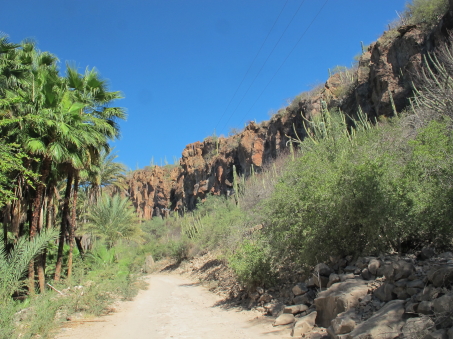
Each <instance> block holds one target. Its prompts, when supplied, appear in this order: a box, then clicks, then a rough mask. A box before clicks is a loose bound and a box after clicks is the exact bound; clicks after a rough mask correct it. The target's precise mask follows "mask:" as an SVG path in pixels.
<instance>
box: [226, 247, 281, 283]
mask: <svg viewBox="0 0 453 339" xmlns="http://www.w3.org/2000/svg"><path fill="white" fill-rule="evenodd" d="M271 260H272V256H271V253H270V248H269V247H268V246H266V244H265V243H264V242H262V241H257V240H255V241H250V240H245V241H244V242H242V244H241V245H240V246H239V248H238V249H237V251H236V252H235V253H234V254H233V255H231V256H230V257H229V259H228V263H229V266H230V267H231V268H232V269H233V270H234V272H235V273H236V275H237V277H238V279H239V281H240V282H242V283H243V284H244V285H246V286H247V287H248V288H250V289H252V288H254V287H256V286H260V285H262V284H263V283H264V284H267V285H268V286H272V284H274V283H275V278H276V274H275V271H274V270H273V267H272V263H271Z"/></svg>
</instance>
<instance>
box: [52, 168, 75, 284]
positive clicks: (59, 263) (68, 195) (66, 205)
mask: <svg viewBox="0 0 453 339" xmlns="http://www.w3.org/2000/svg"><path fill="white" fill-rule="evenodd" d="M72 174H73V173H72V170H70V171H69V173H68V179H67V181H66V191H65V196H64V202H63V212H62V216H61V225H60V238H59V240H58V253H57V264H56V266H55V278H54V279H55V281H59V280H60V277H61V268H62V266H63V246H64V238H65V235H66V229H67V225H68V224H69V222H70V220H69V200H70V198H71V187H72V179H73V176H72Z"/></svg>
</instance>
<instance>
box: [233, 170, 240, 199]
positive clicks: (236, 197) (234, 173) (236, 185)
mask: <svg viewBox="0 0 453 339" xmlns="http://www.w3.org/2000/svg"><path fill="white" fill-rule="evenodd" d="M233 189H234V200H235V202H236V205H238V206H239V197H238V195H239V190H238V178H237V173H236V165H233Z"/></svg>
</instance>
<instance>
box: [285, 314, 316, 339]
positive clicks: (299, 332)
mask: <svg viewBox="0 0 453 339" xmlns="http://www.w3.org/2000/svg"><path fill="white" fill-rule="evenodd" d="M316 316H317V312H312V313H310V314H309V315H306V316H305V317H302V318H300V319H299V320H297V322H296V323H295V324H294V327H293V329H292V331H291V336H292V337H301V336H303V335H304V334H305V333H308V332H310V331H311V330H312V329H313V327H314V326H315V321H316Z"/></svg>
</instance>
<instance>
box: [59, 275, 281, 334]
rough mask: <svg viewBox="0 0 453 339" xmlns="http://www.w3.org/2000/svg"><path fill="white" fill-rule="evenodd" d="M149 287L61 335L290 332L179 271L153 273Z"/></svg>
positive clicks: (149, 280) (62, 332) (64, 331)
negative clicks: (229, 304) (228, 304)
mask: <svg viewBox="0 0 453 339" xmlns="http://www.w3.org/2000/svg"><path fill="white" fill-rule="evenodd" d="M147 282H148V283H149V288H148V289H147V290H144V291H140V293H139V294H138V296H137V297H135V298H134V300H133V301H129V302H124V303H121V306H120V309H119V311H118V312H116V313H114V314H111V315H108V316H105V317H102V318H98V319H97V321H95V322H86V323H83V322H81V323H80V324H79V325H78V326H75V327H72V326H71V327H66V328H64V329H63V330H62V331H61V332H60V333H59V335H58V336H57V337H56V338H58V339H82V338H83V339H87V338H95V339H124V338H126V339H142V338H146V339H167V338H197V339H208V338H209V339H213V338H215V339H224V338H225V339H226V338H228V339H232V338H237V339H248V338H249V339H255V338H289V332H290V331H289V329H288V328H287V327H286V328H282V327H278V328H274V327H272V325H271V324H272V319H270V318H269V317H263V316H259V314H258V313H256V312H251V311H238V310H237V309H234V308H230V309H228V308H225V307H222V306H221V305H220V306H219V303H218V302H219V301H220V298H219V297H218V296H217V295H215V294H213V293H211V292H209V291H208V290H206V289H205V288H204V287H202V286H200V285H199V284H197V283H194V282H192V281H189V280H187V279H185V278H183V277H181V276H179V275H173V274H171V275H163V274H162V275H150V276H149V277H148V278H147Z"/></svg>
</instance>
